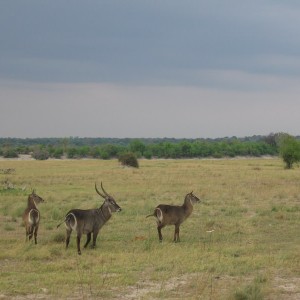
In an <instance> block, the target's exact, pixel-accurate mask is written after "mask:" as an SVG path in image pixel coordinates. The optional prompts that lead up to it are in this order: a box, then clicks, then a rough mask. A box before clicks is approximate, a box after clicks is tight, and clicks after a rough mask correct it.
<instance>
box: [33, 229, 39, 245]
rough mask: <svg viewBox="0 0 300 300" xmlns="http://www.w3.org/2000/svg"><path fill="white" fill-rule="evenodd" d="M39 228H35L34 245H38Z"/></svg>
mask: <svg viewBox="0 0 300 300" xmlns="http://www.w3.org/2000/svg"><path fill="white" fill-rule="evenodd" d="M38 229H39V228H38V227H35V228H34V243H35V244H37V233H38Z"/></svg>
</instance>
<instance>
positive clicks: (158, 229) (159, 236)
mask: <svg viewBox="0 0 300 300" xmlns="http://www.w3.org/2000/svg"><path fill="white" fill-rule="evenodd" d="M162 228H164V226H162V225H161V224H158V225H157V231H158V238H159V241H160V242H162V240H163V237H162V234H161V229H162Z"/></svg>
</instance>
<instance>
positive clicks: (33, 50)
mask: <svg viewBox="0 0 300 300" xmlns="http://www.w3.org/2000/svg"><path fill="white" fill-rule="evenodd" d="M299 37H300V2H299V1H297V0H285V1H279V0H278V1H276V0H269V1H268V0H252V1H240V0H226V1H225V0H219V1H217V0H207V1H203V0H185V1H183V0H169V1H164V0H149V1H148V0H143V1H141V0H136V1H132V0H128V1H127V0H119V1H117V0H105V1H104V0H81V1H79V0H72V1H67V0H59V1H53V0H43V1H41V0H35V1H33V0H26V1H24V0H0V137H22V138H25V137H69V136H79V137H120V138H123V137H135V138H138V137H175V138H198V137H203V138H206V137H210V138H215V137H225V136H238V137H243V136H251V135H267V134H269V133H271V132H274V133H275V132H287V133H290V134H292V135H299V134H300V117H299V113H300V38H299Z"/></svg>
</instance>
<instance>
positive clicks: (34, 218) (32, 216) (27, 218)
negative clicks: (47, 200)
mask: <svg viewBox="0 0 300 300" xmlns="http://www.w3.org/2000/svg"><path fill="white" fill-rule="evenodd" d="M41 202H44V199H42V198H41V197H40V196H38V195H37V194H36V193H35V191H34V190H33V191H32V193H31V194H30V195H29V196H28V200H27V208H26V209H25V211H24V213H23V222H24V225H25V229H26V240H27V238H28V239H29V241H30V240H31V239H32V236H33V235H34V242H35V244H37V233H38V229H39V223H40V212H39V210H38V209H37V204H39V203H41Z"/></svg>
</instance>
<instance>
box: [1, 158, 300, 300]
mask: <svg viewBox="0 0 300 300" xmlns="http://www.w3.org/2000/svg"><path fill="white" fill-rule="evenodd" d="M0 164H1V166H0V167H1V169H13V170H14V172H11V173H9V174H5V173H1V174H0V241H1V242H0V277H1V280H0V299H18V300H19V299H70V300H71V299H237V300H239V299H270V300H271V299H272V300H273V299H275V300H276V299H278V300H279V299H286V300H296V299H300V169H299V168H298V167H295V168H294V169H292V170H286V169H284V166H283V163H282V161H281V160H280V159H277V158H272V159H263V158H257V159H219V160H198V159H191V160H140V161H139V164H140V168H139V169H134V168H124V167H122V166H120V165H119V164H118V162H117V160H47V161H35V160H28V161H27V160H2V161H1V163H0ZM101 181H102V182H103V185H104V187H105V189H106V191H107V192H108V193H109V194H111V195H112V196H113V197H114V198H115V200H116V201H117V203H118V204H119V205H120V206H121V208H122V211H121V212H119V213H114V214H113V217H112V218H111V219H110V220H109V222H108V223H107V224H106V225H105V226H104V227H103V228H102V229H101V231H100V234H99V236H98V239H97V247H96V249H89V248H88V249H84V250H83V251H82V255H81V256H79V255H78V254H77V251H76V239H75V234H74V233H73V234H72V238H71V243H70V246H69V249H68V250H65V244H64V239H65V229H64V227H63V226H61V227H60V228H58V229H57V228H56V225H57V224H58V223H60V222H61V221H62V220H63V218H64V216H65V214H66V213H67V211H68V210H70V209H72V208H81V209H88V208H96V207H99V206H100V205H101V204H102V203H103V199H102V198H101V197H99V195H98V194H97V193H96V192H95V189H94V184H95V182H97V183H98V184H99V185H100V182H101ZM33 188H34V189H35V191H36V193H37V194H38V195H39V196H41V197H43V198H44V200H45V203H41V204H40V205H39V210H40V213H41V221H40V228H39V233H38V244H37V245H34V243H32V242H25V229H24V227H23V225H22V222H21V216H22V213H23V211H24V209H25V207H26V203H27V197H28V194H29V193H31V189H33ZM191 191H193V192H194V194H195V195H197V196H198V197H199V198H200V199H201V201H202V202H201V203H200V204H197V205H195V207H194V211H193V213H192V215H191V216H190V217H189V218H188V219H187V220H186V221H185V222H184V223H183V224H182V226H181V227H180V229H181V231H180V237H181V242H179V243H173V242H172V240H173V232H174V227H173V226H169V227H166V228H164V229H163V230H162V234H163V237H164V240H163V242H162V243H159V241H158V235H157V230H156V222H155V219H154V218H147V219H146V215H148V214H150V213H152V212H153V209H154V207H155V206H156V205H158V204H160V203H164V204H178V205H180V204H182V203H183V199H184V196H185V195H186V194H187V193H189V192H191ZM85 238H86V237H85V236H84V238H83V242H84V241H85Z"/></svg>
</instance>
